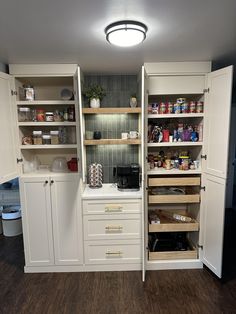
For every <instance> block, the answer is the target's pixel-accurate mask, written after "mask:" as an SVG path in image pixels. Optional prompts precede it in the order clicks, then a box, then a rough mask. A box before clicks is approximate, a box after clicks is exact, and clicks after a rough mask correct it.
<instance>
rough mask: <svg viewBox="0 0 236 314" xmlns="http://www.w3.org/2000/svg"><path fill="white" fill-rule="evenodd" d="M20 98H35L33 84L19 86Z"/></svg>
mask: <svg viewBox="0 0 236 314" xmlns="http://www.w3.org/2000/svg"><path fill="white" fill-rule="evenodd" d="M19 95H20V100H29V101H31V100H34V99H35V93H34V88H33V86H31V85H23V87H20V88H19Z"/></svg>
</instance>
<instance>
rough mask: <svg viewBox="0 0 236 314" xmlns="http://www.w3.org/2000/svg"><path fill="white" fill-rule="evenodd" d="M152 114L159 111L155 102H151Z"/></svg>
mask: <svg viewBox="0 0 236 314" xmlns="http://www.w3.org/2000/svg"><path fill="white" fill-rule="evenodd" d="M151 113H152V114H157V113H159V105H158V104H157V103H154V104H152V112H151Z"/></svg>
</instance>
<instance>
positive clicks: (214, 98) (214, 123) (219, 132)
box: [203, 66, 233, 178]
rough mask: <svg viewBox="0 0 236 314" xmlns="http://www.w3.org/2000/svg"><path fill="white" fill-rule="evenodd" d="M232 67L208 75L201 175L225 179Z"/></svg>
mask: <svg viewBox="0 0 236 314" xmlns="http://www.w3.org/2000/svg"><path fill="white" fill-rule="evenodd" d="M232 77H233V67H232V66H229V67H227V68H224V69H221V70H217V71H214V72H212V73H210V74H209V75H208V87H209V93H207V94H206V106H205V116H206V123H205V126H206V130H205V132H204V133H205V142H206V146H205V152H206V155H207V160H206V162H205V163H204V164H205V167H204V169H203V170H204V172H206V173H208V174H211V175H214V176H217V177H220V178H226V176H227V164H228V144H229V130H230V111H231V93H232Z"/></svg>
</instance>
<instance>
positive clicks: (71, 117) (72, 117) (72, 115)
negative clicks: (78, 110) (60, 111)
mask: <svg viewBox="0 0 236 314" xmlns="http://www.w3.org/2000/svg"><path fill="white" fill-rule="evenodd" d="M68 121H75V108H74V106H70V107H69V108H68Z"/></svg>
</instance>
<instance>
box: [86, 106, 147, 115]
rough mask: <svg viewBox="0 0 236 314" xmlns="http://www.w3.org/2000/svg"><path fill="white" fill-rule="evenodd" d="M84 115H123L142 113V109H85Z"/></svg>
mask: <svg viewBox="0 0 236 314" xmlns="http://www.w3.org/2000/svg"><path fill="white" fill-rule="evenodd" d="M82 112H83V113H84V114H122V113H141V108H140V107H137V108H130V107H127V108H125V107H122V108H83V109H82Z"/></svg>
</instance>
